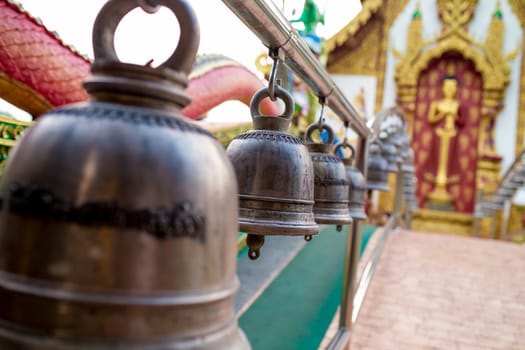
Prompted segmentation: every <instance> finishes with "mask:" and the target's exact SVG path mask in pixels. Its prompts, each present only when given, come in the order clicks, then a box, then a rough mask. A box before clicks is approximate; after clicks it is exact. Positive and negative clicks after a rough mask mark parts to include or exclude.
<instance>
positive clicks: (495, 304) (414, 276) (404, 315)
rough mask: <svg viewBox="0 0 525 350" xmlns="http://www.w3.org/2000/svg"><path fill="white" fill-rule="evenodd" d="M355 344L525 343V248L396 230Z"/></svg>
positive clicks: (480, 347) (381, 347)
mask: <svg viewBox="0 0 525 350" xmlns="http://www.w3.org/2000/svg"><path fill="white" fill-rule="evenodd" d="M351 349H352V350H358V349H371V350H375V349H378V350H387V349H393V350H398V349H402V350H405V349H406V350H410V349H447V350H448V349H458V350H463V349H465V350H467V349H468V350H470V349H472V350H474V349H476V350H485V349H505V350H510V349H516V350H523V349H525V247H523V246H519V245H516V244H512V243H506V242H501V241H493V240H486V239H475V238H464V237H457V236H447V235H439V234H429V233H413V232H401V233H397V234H394V235H393V236H391V237H390V238H389V241H388V242H387V245H386V247H385V250H384V252H383V256H382V257H381V260H380V263H379V265H378V268H377V270H376V273H375V275H374V278H373V280H372V283H371V285H370V288H369V290H368V294H367V296H366V299H365V302H364V305H363V308H362V309H361V314H360V315H359V318H358V320H357V324H356V326H355V327H354V330H353V335H352V345H351Z"/></svg>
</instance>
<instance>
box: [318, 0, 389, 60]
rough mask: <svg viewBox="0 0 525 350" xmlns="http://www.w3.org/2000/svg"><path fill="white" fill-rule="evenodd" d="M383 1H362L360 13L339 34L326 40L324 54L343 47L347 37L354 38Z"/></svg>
mask: <svg viewBox="0 0 525 350" xmlns="http://www.w3.org/2000/svg"><path fill="white" fill-rule="evenodd" d="M383 2H384V0H367V1H363V7H362V9H361V12H359V14H358V15H357V16H356V17H354V19H352V20H351V21H350V22H349V23H348V24H347V25H346V26H344V27H343V28H342V29H341V30H340V31H339V32H337V33H336V34H335V35H333V36H332V37H330V38H329V39H327V40H326V43H325V52H326V53H327V54H329V53H330V52H332V51H333V50H334V49H335V48H337V47H338V46H341V45H343V44H344V43H345V42H346V41H347V40H348V38H349V37H351V36H354V35H355V34H356V33H357V32H358V31H359V30H360V29H361V28H363V27H364V26H365V25H366V24H367V23H368V22H369V21H370V19H371V18H372V16H373V15H374V14H375V13H377V12H378V10H379V9H380V8H381V6H382V5H383Z"/></svg>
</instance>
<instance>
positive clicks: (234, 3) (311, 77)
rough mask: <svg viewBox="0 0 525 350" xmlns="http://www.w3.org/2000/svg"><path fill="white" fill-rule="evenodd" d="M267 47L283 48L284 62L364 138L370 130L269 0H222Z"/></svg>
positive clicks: (369, 133)
mask: <svg viewBox="0 0 525 350" xmlns="http://www.w3.org/2000/svg"><path fill="white" fill-rule="evenodd" d="M222 1H223V2H224V3H225V4H226V6H228V7H229V8H230V10H231V11H232V12H233V13H234V14H235V15H237V17H239V19H241V21H243V22H244V24H245V25H246V26H247V27H248V28H250V29H251V30H252V32H253V33H254V34H255V35H257V36H258V37H259V39H260V40H261V42H262V43H263V44H264V45H265V46H266V47H268V48H269V49H282V50H283V51H284V56H285V57H284V63H285V64H286V65H287V66H288V67H289V68H290V69H291V70H292V71H294V72H295V73H296V74H297V75H298V76H299V77H300V78H301V79H302V80H303V81H304V82H305V83H306V84H307V85H308V86H309V87H310V88H311V89H312V90H313V92H314V93H315V94H316V95H317V96H319V97H320V98H323V99H324V100H325V103H326V105H327V106H329V107H330V108H331V109H332V110H333V111H334V112H335V114H337V116H338V117H339V118H341V119H342V120H343V122H344V123H346V124H349V126H350V127H351V128H352V129H353V130H354V131H355V132H356V133H357V134H358V135H359V136H360V137H363V138H366V137H368V136H369V135H371V134H372V130H370V128H369V127H368V126H367V125H366V123H365V122H364V121H363V120H362V119H361V118H360V116H359V113H358V112H357V111H356V109H355V108H354V106H352V104H351V103H350V102H349V101H348V100H347V99H346V97H345V96H344V95H343V93H342V92H341V90H340V89H339V87H338V86H337V85H336V84H335V82H334V81H333V80H332V78H331V77H330V76H329V75H328V74H327V73H326V71H325V69H324V68H323V67H322V66H321V64H320V63H319V60H318V59H317V57H315V56H314V54H313V53H312V51H311V50H310V48H309V47H308V45H307V44H306V42H305V41H304V40H303V39H302V38H301V37H300V36H299V34H298V33H297V31H296V30H295V29H294V28H293V27H292V25H291V23H290V22H289V21H288V19H286V17H285V16H284V15H283V13H282V12H281V10H280V9H279V8H278V7H277V6H276V5H275V4H274V3H273V2H272V1H271V0H222Z"/></svg>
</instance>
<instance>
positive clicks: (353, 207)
mask: <svg viewBox="0 0 525 350" xmlns="http://www.w3.org/2000/svg"><path fill="white" fill-rule="evenodd" d="M341 148H343V149H344V148H348V149H350V151H351V155H350V156H349V157H344V158H342V160H343V164H344V165H345V169H346V175H347V177H348V182H349V184H350V185H349V196H348V200H349V202H348V210H349V212H350V216H351V217H352V219H354V220H355V219H361V220H365V219H366V218H367V215H366V213H365V192H366V181H365V177H364V176H363V174H362V173H361V171H360V170H359V169H357V168H356V167H354V166H353V165H352V163H353V161H354V158H355V149H354V147H352V145H350V144H349V143H347V142H346V140H345V141H343V143H340V144H338V145H337V146H336V147H335V150H334V153H335V154H338V151H339V149H341Z"/></svg>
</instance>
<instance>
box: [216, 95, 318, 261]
mask: <svg viewBox="0 0 525 350" xmlns="http://www.w3.org/2000/svg"><path fill="white" fill-rule="evenodd" d="M275 89H276V96H277V97H278V98H280V99H281V100H283V102H284V103H285V111H284V114H283V115H282V116H262V115H261V113H260V111H259V105H260V103H261V101H262V100H263V99H264V98H266V97H268V96H269V91H268V89H267V88H264V89H261V90H259V91H258V92H256V93H255V95H254V96H253V98H252V101H251V102H250V113H251V115H252V119H253V126H254V130H251V131H248V132H246V133H243V134H240V135H239V136H237V137H236V138H235V139H234V140H233V141H232V142H231V143H230V144H229V145H228V148H227V150H226V152H227V154H228V156H229V157H230V159H231V162H232V164H233V167H234V169H235V174H236V176H237V181H238V184H239V213H240V214H239V226H240V227H239V228H240V230H241V231H242V232H246V233H248V237H247V244H248V248H249V252H248V256H249V257H250V258H251V259H257V258H258V257H259V249H260V247H261V246H262V245H263V243H264V235H289V236H295V235H300V236H304V235H307V236H310V235H313V234H316V233H317V232H319V226H318V225H317V223H316V222H315V220H314V213H313V205H314V171H313V166H312V161H311V160H310V156H309V154H308V149H307V148H306V146H305V145H304V143H303V142H302V141H301V139H299V138H297V137H295V136H293V135H291V134H289V133H287V130H288V127H289V126H290V122H291V119H292V114H293V110H294V103H293V98H292V96H291V95H290V93H288V92H287V91H286V90H284V89H283V88H281V87H279V86H278V85H276V86H275ZM253 236H259V237H253Z"/></svg>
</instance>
